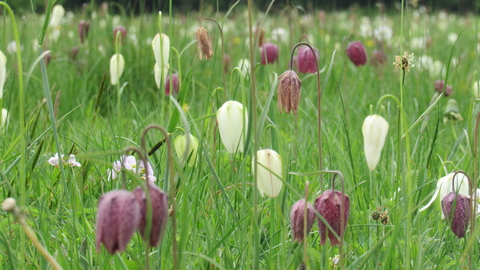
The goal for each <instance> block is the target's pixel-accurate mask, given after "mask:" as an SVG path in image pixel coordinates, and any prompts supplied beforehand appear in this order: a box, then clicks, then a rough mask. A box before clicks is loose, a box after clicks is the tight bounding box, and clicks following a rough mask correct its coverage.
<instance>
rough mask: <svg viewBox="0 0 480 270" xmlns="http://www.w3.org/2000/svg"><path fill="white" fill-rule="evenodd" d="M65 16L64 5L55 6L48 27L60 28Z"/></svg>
mask: <svg viewBox="0 0 480 270" xmlns="http://www.w3.org/2000/svg"><path fill="white" fill-rule="evenodd" d="M64 15H65V9H64V8H63V6H62V5H55V6H54V7H53V9H52V13H51V16H50V22H49V24H48V26H50V27H53V28H55V27H59V26H60V24H61V23H62V19H63V16H64Z"/></svg>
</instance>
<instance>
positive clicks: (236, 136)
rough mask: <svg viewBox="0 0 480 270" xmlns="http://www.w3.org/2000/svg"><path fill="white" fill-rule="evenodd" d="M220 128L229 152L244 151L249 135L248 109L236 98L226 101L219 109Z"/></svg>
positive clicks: (223, 141)
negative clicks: (245, 138)
mask: <svg viewBox="0 0 480 270" xmlns="http://www.w3.org/2000/svg"><path fill="white" fill-rule="evenodd" d="M217 122H218V130H219V131H220V137H221V139H222V143H223V145H224V146H225V148H226V149H227V151H228V152H229V153H232V154H233V153H235V152H236V151H237V150H238V151H240V152H242V153H243V145H244V137H245V136H247V132H246V130H247V129H246V127H247V126H248V114H247V109H246V108H245V107H243V105H242V103H240V102H238V101H234V100H229V101H227V102H225V103H224V104H223V105H222V107H220V109H218V111H217Z"/></svg>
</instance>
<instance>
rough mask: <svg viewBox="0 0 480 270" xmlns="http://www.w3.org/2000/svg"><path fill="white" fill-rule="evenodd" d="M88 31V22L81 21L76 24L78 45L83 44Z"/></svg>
mask: <svg viewBox="0 0 480 270" xmlns="http://www.w3.org/2000/svg"><path fill="white" fill-rule="evenodd" d="M89 29H90V22H88V21H84V20H81V21H80V22H79V23H78V35H79V36H80V43H82V44H83V43H84V42H85V40H86V39H87V37H88V30H89Z"/></svg>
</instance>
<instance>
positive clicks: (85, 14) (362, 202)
mask: <svg viewBox="0 0 480 270" xmlns="http://www.w3.org/2000/svg"><path fill="white" fill-rule="evenodd" d="M49 2H51V1H49ZM272 3H273V4H272V5H273V7H274V10H275V11H270V10H258V9H253V10H252V13H251V16H249V12H248V8H247V4H246V3H243V2H242V3H240V2H237V3H236V4H235V5H233V6H232V7H231V8H230V10H228V12H217V11H215V9H214V8H204V10H203V11H202V13H199V12H193V11H192V12H191V13H176V12H175V11H172V10H163V11H162V15H161V17H160V18H161V19H160V20H159V14H158V13H156V12H153V13H144V14H140V15H131V14H130V12H129V11H128V10H121V12H120V13H119V14H114V13H113V11H112V10H110V11H109V10H106V9H104V10H102V9H101V8H100V7H93V6H87V7H86V8H85V9H83V10H66V13H65V15H64V16H63V18H62V19H61V21H60V23H59V24H58V25H56V26H48V25H49V20H50V19H51V18H52V16H53V14H52V13H49V14H48V16H46V14H33V13H28V14H24V15H20V14H15V16H14V17H12V16H10V15H9V13H8V10H7V9H6V8H4V9H3V10H4V12H3V16H2V17H1V18H0V21H1V27H0V30H1V32H0V51H1V52H2V53H3V54H4V55H5V58H6V64H5V69H6V83H5V85H4V88H3V89H4V90H3V99H0V105H1V107H2V108H4V109H6V110H4V111H2V114H3V115H2V116H5V113H6V112H8V117H7V119H6V120H5V122H4V123H3V124H2V125H1V126H0V197H1V200H2V201H3V200H4V199H5V198H8V197H13V198H15V199H16V202H17V205H18V206H19V207H20V209H21V212H22V213H23V214H22V213H17V214H18V216H20V217H21V218H22V219H23V220H24V221H26V223H27V224H28V225H29V226H30V227H31V229H32V230H33V232H34V234H35V235H36V236H37V237H38V241H39V242H40V243H41V244H42V245H43V246H44V247H45V248H46V250H47V251H48V252H49V253H50V254H51V256H53V258H55V260H56V261H57V262H58V264H59V265H60V266H61V267H62V268H63V269H147V268H150V269H305V268H306V269H479V268H480V257H479V256H478V254H479V253H480V245H479V237H480V229H479V228H480V226H478V225H477V226H475V225H476V224H475V217H478V216H479V215H478V214H477V213H475V214H472V219H473V221H469V224H470V225H469V226H468V229H467V233H466V236H465V237H464V238H460V239H459V238H457V236H456V235H455V234H454V233H453V232H452V230H451V229H450V225H449V223H448V222H447V221H446V220H445V219H442V218H441V216H442V209H441V206H440V202H439V201H440V199H441V198H437V199H436V201H435V202H434V203H432V205H430V207H428V208H427V209H426V210H424V211H419V210H420V209H421V208H422V207H424V206H425V205H427V203H428V202H429V201H430V199H431V198H432V196H433V195H434V193H435V190H436V187H437V181H438V179H440V178H442V177H444V176H446V175H447V174H449V173H453V172H456V171H464V172H465V173H466V174H467V175H468V176H469V178H470V181H471V189H472V190H473V191H475V192H476V191H477V187H478V179H479V171H478V169H479V163H478V156H477V153H478V148H479V146H478V138H477V133H478V121H479V115H480V114H479V113H480V107H479V104H478V97H479V96H480V95H479V89H480V87H478V85H476V82H477V80H480V74H479V72H478V67H479V50H480V46H479V44H480V43H479V38H480V36H479V35H478V34H477V33H478V31H479V26H480V25H479V18H478V16H477V15H476V14H474V13H471V14H463V15H459V14H455V13H447V12H445V11H442V12H439V11H432V10H429V9H428V8H425V7H423V6H421V7H413V6H410V5H408V6H406V7H405V8H404V9H398V10H397V9H391V10H389V9H387V10H383V9H360V8H352V9H350V10H338V11H321V10H308V9H306V8H302V7H286V6H285V5H284V4H283V3H277V2H272ZM13 12H14V13H15V10H13ZM202 18H211V19H213V20H215V21H217V23H218V25H219V26H217V25H216V24H215V23H214V22H213V21H211V20H203V21H201V19H202ZM12 19H15V22H16V23H15V24H14V23H13V22H12ZM82 20H84V21H88V22H89V23H90V27H89V31H88V36H86V38H85V41H84V42H83V43H81V40H80V37H79V27H78V25H79V23H80V22H81V21H82ZM249 22H250V23H251V28H252V32H251V33H250V31H249V27H250V25H249ZM120 25H122V26H124V27H125V29H126V36H125V38H123V39H122V41H119V42H117V43H116V42H115V37H114V33H113V29H114V28H116V27H118V26H120ZM199 26H203V27H204V28H206V29H207V31H208V34H209V36H210V38H211V40H212V45H213V56H212V58H211V59H200V55H199V52H198V48H197V40H196V38H195V31H196V30H197V28H198V27H199ZM219 28H221V29H222V32H220V31H219ZM262 31H263V33H262ZM389 31H391V32H389ZM159 32H161V33H164V34H165V35H167V36H168V37H169V38H170V46H171V48H170V50H169V55H170V58H169V69H168V74H169V75H172V74H176V75H178V78H179V82H180V83H179V92H178V94H175V93H174V91H170V95H166V94H165V84H164V81H163V80H162V81H161V83H160V87H157V84H156V82H155V75H154V65H155V63H156V60H155V57H154V53H153V50H152V45H151V44H152V40H153V38H154V36H155V35H156V34H157V33H159ZM55 35H57V36H58V37H55ZM251 35H252V36H253V37H252V39H253V40H252V43H250V36H251ZM255 35H256V36H255ZM222 36H223V40H222V38H221V37H222ZM259 36H263V40H264V41H265V42H271V43H274V44H276V45H277V46H278V52H279V53H278V60H277V61H275V62H274V63H272V64H268V65H262V64H261V54H260V49H259V46H258V43H257V41H258V39H259ZM43 37H44V38H43ZM15 40H17V42H16V43H15V42H14V41H15ZM222 41H223V42H222ZM351 41H360V42H362V44H363V45H364V46H365V49H366V52H367V63H366V64H365V65H363V66H355V65H354V64H353V63H352V61H350V59H349V58H348V56H347V55H346V53H345V50H346V48H347V46H348V44H349V42H351ZM12 42H13V43H12ZM298 42H308V43H309V44H311V45H312V46H313V47H315V48H316V49H317V50H318V53H319V61H318V66H319V69H320V75H319V76H320V86H318V85H317V74H303V73H301V72H297V68H296V67H295V63H294V67H293V70H294V71H296V72H297V75H298V77H299V78H300V80H301V81H302V85H301V97H300V101H299V106H298V113H297V114H293V113H292V112H291V113H290V114H287V113H285V112H280V111H279V109H278V106H277V104H278V99H277V88H278V76H279V75H280V74H282V73H283V72H285V71H287V70H288V69H289V63H290V58H291V51H292V48H293V47H294V46H295V44H296V43H298ZM250 44H253V46H252V48H251V49H250ZM222 47H223V50H224V54H225V55H227V56H226V57H224V56H223V55H222ZM374 51H376V53H378V52H379V51H382V52H383V53H384V54H385V58H381V57H378V56H375V57H374V56H372V55H373V53H374ZM116 52H119V53H121V54H122V55H123V57H124V60H125V67H124V71H123V74H122V75H121V77H120V78H119V83H118V84H117V85H111V83H110V77H111V72H110V58H111V57H112V55H114V54H115V53H116ZM297 52H298V49H297V50H296V51H295V53H294V54H293V55H297ZM404 52H407V60H408V55H410V54H413V60H411V61H410V62H408V65H409V67H408V69H409V71H408V70H407V69H405V70H403V69H402V68H397V67H396V66H395V64H392V63H394V62H395V61H396V56H402V55H403V54H404ZM251 56H253V58H252V57H251ZM0 57H1V55H0ZM242 59H249V60H250V61H251V63H253V66H254V70H253V71H252V72H250V67H249V69H247V70H243V71H242V67H241V66H240V67H239V65H240V64H239V62H240V61H241V60H242ZM375 59H376V60H375ZM44 60H45V61H44ZM46 60H48V61H46ZM401 61H402V59H400V62H401ZM382 62H383V63H382ZM0 69H1V67H0ZM0 75H1V72H0ZM437 80H444V81H445V85H449V86H451V88H452V93H451V95H449V96H448V97H445V96H443V95H444V93H442V94H441V95H440V94H439V93H437V92H436V90H435V82H436V81H437ZM171 86H172V87H173V85H171ZM443 90H444V89H443V87H442V89H441V90H440V92H442V91H443ZM319 94H321V107H319V106H318V100H319V99H318V95H319ZM452 99H454V100H456V102H457V104H458V107H457V108H454V109H453V110H452V109H451V107H450V106H449V107H448V110H447V112H446V108H447V105H448V104H451V103H449V100H452ZM228 100H236V101H238V102H240V103H242V104H243V106H244V107H245V108H246V109H247V111H248V114H247V116H248V124H247V125H246V128H247V129H248V132H245V134H244V139H245V145H240V146H239V147H238V149H237V151H236V152H235V153H229V152H228V151H227V150H226V148H225V146H224V145H223V144H222V138H221V136H220V133H219V125H218V124H217V118H216V113H217V110H218V109H219V108H220V107H221V106H222V104H224V103H225V102H226V101H228ZM318 110H320V113H321V119H319V118H318V115H319V111H318ZM374 113H375V114H379V115H381V116H382V117H383V118H384V119H385V120H386V121H387V122H388V124H389V129H388V133H387V137H386V140H385V145H384V147H383V149H382V150H381V157H380V161H379V163H378V165H377V166H376V167H375V168H374V169H373V170H372V171H370V170H369V167H368V165H367V162H366V158H365V152H364V135H363V134H362V125H363V123H364V120H365V118H366V117H367V116H369V115H371V114H374ZM318 121H321V131H319V130H318V127H319V124H318ZM151 124H155V125H159V126H162V127H163V128H164V129H165V130H166V131H167V132H168V139H165V137H164V135H163V133H162V132H160V130H159V129H156V128H152V129H149V130H148V131H147V132H146V133H144V130H145V128H147V127H149V126H150V125H151ZM240 125H241V124H240ZM150 127H151V126H150ZM186 133H191V134H192V135H193V136H195V137H196V138H197V139H198V149H197V160H196V162H192V163H191V165H194V166H188V165H190V163H189V161H190V160H185V159H184V158H181V157H179V156H178V155H177V152H176V151H175V149H172V148H170V147H173V142H174V141H175V140H176V139H178V138H179V137H180V136H181V135H183V134H186ZM320 135H321V147H320V148H321V153H319V136H320ZM142 140H144V143H143V142H142ZM132 147H136V148H140V149H143V150H142V151H141V152H142V153H148V154H149V155H148V161H149V162H150V164H151V166H152V169H153V175H154V176H155V178H156V179H155V180H154V183H155V185H157V186H158V187H160V188H161V189H163V190H164V191H165V192H166V193H168V194H169V208H170V210H171V214H170V216H169V218H168V221H167V225H166V231H165V234H164V237H163V239H162V241H161V242H160V244H159V245H158V247H153V248H148V247H146V246H145V243H144V241H143V239H142V237H141V236H140V234H139V233H137V232H136V233H135V234H134V235H133V238H132V239H131V240H130V242H129V244H128V245H127V247H126V250H125V251H124V252H120V253H116V254H115V255H110V254H109V253H108V252H107V251H106V249H105V248H104V246H103V245H102V246H101V249H100V250H99V251H100V252H97V249H96V247H95V224H96V219H97V210H98V204H99V198H100V197H101V196H102V194H105V193H107V192H109V191H112V190H116V189H127V190H129V191H132V190H134V189H135V188H136V187H137V186H140V185H143V183H144V182H145V181H144V179H142V177H141V175H137V174H135V173H133V172H132V171H129V170H122V171H124V172H125V173H121V174H119V175H118V176H117V177H116V178H114V179H112V178H113V177H112V175H111V174H112V168H113V165H114V162H116V161H118V160H120V157H121V156H122V155H133V156H135V157H136V159H137V160H140V156H139V155H138V154H136V153H135V151H133V150H132ZM240 148H241V149H240ZM260 149H273V150H275V151H276V152H277V153H278V154H279V155H280V156H281V160H282V165H283V166H282V173H281V175H279V176H280V178H281V181H282V183H283V185H282V189H281V192H280V194H279V195H278V196H277V197H275V198H269V197H268V196H265V197H262V196H260V193H259V191H258V190H257V186H258V184H257V182H256V180H255V179H256V177H255V174H253V173H252V162H253V161H252V158H253V156H254V153H255V152H256V151H257V150H260ZM56 153H60V154H64V155H65V160H64V162H63V163H62V162H58V164H57V165H56V166H55V164H56V163H54V165H51V163H52V159H51V158H52V157H54V155H55V154H56ZM70 154H73V155H75V158H76V162H78V163H79V164H77V163H74V162H73V161H70V162H69V161H67V159H68V156H69V155H70ZM170 154H171V155H170ZM189 158H193V155H190V156H189ZM74 164H76V165H80V164H81V166H72V165H74ZM137 165H138V164H137ZM330 171H339V172H341V174H342V175H343V177H344V192H345V195H347V196H348V197H349V199H350V213H349V218H348V223H347V228H346V231H345V234H344V238H343V241H342V242H341V245H340V246H338V245H336V246H331V245H330V242H329V241H327V242H326V244H325V245H320V236H319V229H318V226H317V222H315V224H314V226H313V228H312V230H311V232H310V233H309V234H308V236H307V238H306V239H305V241H304V242H302V243H298V242H296V241H294V239H293V236H292V229H291V221H290V210H291V207H292V205H293V204H294V203H295V202H297V201H298V200H300V199H302V198H304V197H305V187H306V186H307V185H308V195H307V197H308V201H309V202H311V203H312V204H313V203H314V201H315V198H316V197H318V196H320V195H321V194H322V193H323V192H324V191H325V190H328V189H330V188H332V183H331V182H332V179H333V178H334V175H333V174H332V173H330ZM143 178H145V177H143ZM307 183H308V184H307ZM335 189H336V190H341V189H342V185H341V181H339V180H338V179H337V180H336V181H335ZM475 192H473V193H475ZM472 199H473V200H475V199H476V196H473V195H472ZM477 202H478V201H473V203H472V205H473V206H476V204H477ZM473 211H476V208H474V209H473ZM379 217H380V218H379ZM477 220H478V219H477ZM0 222H1V226H0V268H1V269H52V268H51V266H50V264H49V263H48V262H47V260H45V259H44V258H43V257H42V255H41V253H40V252H39V250H38V249H37V248H36V247H35V246H34V245H33V243H32V241H31V240H30V239H29V238H28V237H27V236H26V234H25V232H24V230H23V229H22V226H20V222H18V221H16V219H15V217H14V215H12V214H11V213H7V212H5V211H0ZM302 263H304V264H302Z"/></svg>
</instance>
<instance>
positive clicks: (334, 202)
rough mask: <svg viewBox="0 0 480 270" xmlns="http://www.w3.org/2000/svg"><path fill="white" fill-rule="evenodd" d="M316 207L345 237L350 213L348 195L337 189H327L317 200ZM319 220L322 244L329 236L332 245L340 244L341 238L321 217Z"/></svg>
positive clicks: (341, 235) (340, 234)
mask: <svg viewBox="0 0 480 270" xmlns="http://www.w3.org/2000/svg"><path fill="white" fill-rule="evenodd" d="M315 209H317V211H318V213H319V214H320V215H321V216H322V217H323V218H324V219H325V221H326V222H328V224H329V225H330V227H332V229H333V231H335V233H336V234H337V235H338V236H340V238H343V234H344V233H345V229H346V227H347V222H348V214H349V213H350V199H349V198H348V196H347V195H345V194H343V193H342V192H340V191H337V190H327V191H325V192H324V193H323V194H322V195H321V196H319V197H317V199H316V200H315ZM342 210H343V211H342ZM342 219H343V220H342ZM317 221H318V228H319V232H320V239H321V242H320V245H324V244H325V241H326V240H327V236H328V238H329V239H330V244H331V245H332V246H333V245H337V244H339V243H340V241H339V239H338V238H337V237H336V236H335V234H333V233H332V231H330V230H329V229H328V227H327V226H326V225H325V224H324V222H323V221H322V220H320V219H318V220H317Z"/></svg>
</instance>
